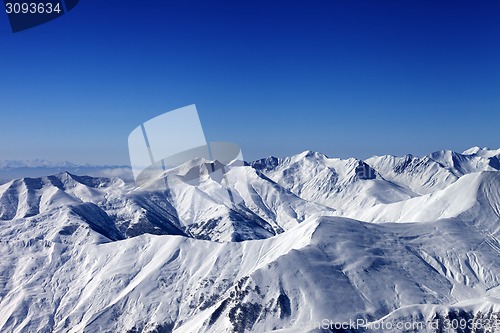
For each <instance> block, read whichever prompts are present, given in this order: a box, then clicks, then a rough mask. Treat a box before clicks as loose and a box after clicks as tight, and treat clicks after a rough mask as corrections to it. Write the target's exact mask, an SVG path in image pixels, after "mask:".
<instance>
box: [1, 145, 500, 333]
mask: <svg viewBox="0 0 500 333" xmlns="http://www.w3.org/2000/svg"><path fill="white" fill-rule="evenodd" d="M481 152H483V153H481ZM491 154H493V153H492V152H491V151H490V150H488V152H485V151H484V150H476V152H475V153H473V154H458V153H455V152H452V151H448V150H443V151H440V152H436V153H433V154H429V155H427V156H424V157H416V156H412V155H405V156H402V157H395V156H376V157H372V158H369V159H367V160H366V161H360V160H358V159H355V158H350V159H339V158H328V157H326V156H325V155H322V154H319V153H314V152H310V151H307V152H304V153H301V154H298V155H295V156H292V157H285V158H276V157H269V158H266V159H262V160H259V161H256V162H253V163H250V164H249V165H239V166H232V167H227V166H224V165H223V164H221V163H219V162H217V161H206V160H201V159H197V160H193V161H189V162H187V163H185V164H184V165H181V166H179V167H178V168H176V169H171V170H167V171H165V172H161V173H160V174H159V177H160V178H158V180H159V181H166V182H167V184H165V185H167V186H165V187H164V188H161V189H160V188H158V187H151V188H148V187H147V186H144V187H140V188H137V187H135V186H134V185H132V184H130V183H126V182H124V181H121V180H120V179H117V178H106V177H91V176H79V175H76V174H75V173H73V172H60V173H56V174H53V175H50V176H44V177H32V178H29V177H24V178H20V179H16V180H13V181H10V182H8V183H5V184H3V185H0V253H1V255H2V260H1V261H0V309H2V310H1V311H0V331H1V332H53V333H67V332H71V333H85V332H101V331H105V332H127V333H132V332H144V333H153V332H158V333H159V332H168V333H183V332H189V333H207V332H208V333H212V332H238V333H239V332H241V333H243V332H272V331H282V332H290V333H292V332H297V333H298V332H301V333H302V332H304V333H306V332H307V333H312V332H318V331H319V330H318V327H317V326H316V323H321V322H323V320H324V319H325V318H326V319H328V320H331V321H332V322H334V323H337V322H339V323H341V322H349V320H352V321H354V322H356V321H357V320H363V321H364V322H366V323H367V324H366V325H365V326H368V327H375V326H376V325H377V324H380V323H381V322H383V321H388V320H390V321H391V323H393V324H395V323H407V322H409V321H410V322H412V323H413V322H421V321H423V322H424V323H427V324H430V323H435V322H436V321H437V323H438V324H440V323H441V324H442V323H443V322H444V321H449V320H458V322H462V321H463V320H465V321H467V320H470V321H474V322H475V323H477V322H478V321H479V322H481V321H484V322H493V321H495V320H498V319H499V318H500V267H499V265H498V258H499V254H500V240H499V236H498V233H499V228H498V226H499V224H500V171H499V170H500V166H499V167H498V168H496V167H495V165H496V164H495V163H496V162H495V161H498V156H497V155H492V156H490V155H491ZM219 169H220V170H222V169H224V171H225V175H224V179H223V180H222V179H221V178H217V177H216V175H215V174H216V173H217V172H215V171H217V170H219ZM410 222H411V223H410ZM438 326H439V325H438ZM439 327H442V325H440V326H439ZM439 327H438V328H439ZM328 331H332V330H328ZM333 331H342V330H333ZM344 331H345V330H344ZM347 331H351V332H370V333H380V332H384V333H386V332H401V331H402V330H384V329H381V330H376V329H375V330H372V329H368V328H367V329H366V330H365V327H364V326H363V327H361V328H359V327H358V329H356V330H354V329H353V330H347ZM411 331H412V332H418V333H436V332H440V331H439V329H438V330H426V329H423V330H413V329H412V330H411ZM464 331H465V332H467V331H466V330H464ZM484 331H485V332H487V331H488V330H484ZM450 332H451V331H450ZM471 332H472V331H471ZM489 332H495V330H494V329H490V330H489ZM454 333H456V332H454Z"/></svg>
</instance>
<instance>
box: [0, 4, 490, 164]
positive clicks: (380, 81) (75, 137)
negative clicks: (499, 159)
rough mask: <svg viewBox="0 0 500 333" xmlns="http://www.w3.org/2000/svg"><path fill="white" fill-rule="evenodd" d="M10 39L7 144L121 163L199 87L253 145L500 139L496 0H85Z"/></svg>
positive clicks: (1, 88) (221, 133) (220, 118)
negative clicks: (143, 130) (132, 143)
mask: <svg viewBox="0 0 500 333" xmlns="http://www.w3.org/2000/svg"><path fill="white" fill-rule="evenodd" d="M0 48H1V55H0V60H1V61H0V123H1V124H2V128H1V131H0V159H33V158H45V159H48V160H54V161H61V160H69V161H73V162H77V163H87V162H88V163H97V164H107V163H113V164H114V163H116V164H125V163H128V151H127V137H128V134H129V133H130V131H131V130H132V129H133V128H134V127H136V126H137V125H139V124H140V123H142V122H144V121H145V120H148V119H150V118H152V117H154V116H156V115H159V114H161V113H164V112H166V111H168V110H171V109H174V108H177V107H181V106H185V105H189V104H193V103H194V104H196V105H197V107H198V111H199V113H200V117H201V118H202V123H203V126H204V129H205V134H206V136H207V139H208V140H210V141H232V142H236V143H239V144H240V145H241V146H242V148H243V153H244V155H245V157H246V159H248V160H252V159H256V158H260V157H264V156H268V155H275V156H283V155H290V154H293V153H298V152H300V151H303V150H305V149H311V150H316V151H320V152H323V153H325V154H327V155H329V156H337V157H349V156H354V157H359V158H366V157H369V156H371V155H374V154H385V153H390V154H396V155H400V154H404V153H413V154H416V155H419V154H425V153H428V152H431V151H434V150H439V149H443V148H449V149H454V150H458V151H461V150H463V149H466V148H468V147H470V146H473V145H479V146H491V147H496V148H498V147H500V134H499V125H500V1H498V0H493V1H488V0H485V1H423V0H418V1H411V0H408V1H401V0H398V1H385V0H380V1H373V0H370V1H356V0H349V1H346V0H324V1H315V0H312V1H311V0H308V1H305V0H303V1H294V0H288V1H281V0H267V1H260V0H238V1H234V0H230V1H229V0H228V1H209V0H205V1H190V0H183V1H168V0H154V1H153V0H151V1H128V0H120V1H118V0H109V1H102V0H99V1H98V0H81V1H80V4H79V5H78V6H77V7H75V9H73V11H71V12H69V13H68V14H66V15H64V16H63V17H61V18H59V19H56V20H54V21H52V22H50V23H47V24H44V25H42V26H39V27H37V28H34V29H31V30H27V31H24V32H20V33H16V34H13V33H11V32H10V31H9V30H8V26H7V17H6V15H4V14H0Z"/></svg>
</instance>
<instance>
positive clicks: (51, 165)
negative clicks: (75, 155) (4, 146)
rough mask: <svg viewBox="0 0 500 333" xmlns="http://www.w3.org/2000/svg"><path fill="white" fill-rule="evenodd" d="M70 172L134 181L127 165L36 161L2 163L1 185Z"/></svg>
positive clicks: (8, 161) (0, 168)
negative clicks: (19, 179)
mask: <svg viewBox="0 0 500 333" xmlns="http://www.w3.org/2000/svg"><path fill="white" fill-rule="evenodd" d="M64 171H66V172H70V173H74V174H80V175H90V176H96V177H100V176H103V177H120V178H122V179H125V180H127V181H128V180H132V172H131V170H130V167H129V166H127V165H92V164H84V165H78V164H75V163H71V162H67V161H66V162H51V161H47V160H42V159H36V160H23V161H19V160H4V161H0V184H2V183H6V182H7V181H9V180H12V179H17V178H23V177H42V176H48V175H52V174H55V173H58V172H64Z"/></svg>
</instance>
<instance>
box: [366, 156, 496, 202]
mask: <svg viewBox="0 0 500 333" xmlns="http://www.w3.org/2000/svg"><path fill="white" fill-rule="evenodd" d="M365 162H366V163H367V164H368V165H370V166H371V167H373V168H374V169H375V170H377V172H378V173H379V174H380V175H382V177H384V178H385V179H386V180H389V181H391V182H394V183H396V184H398V185H401V186H403V187H406V188H409V189H411V190H412V191H414V192H416V193H419V194H427V193H431V192H434V191H436V190H442V189H444V188H445V187H447V186H448V185H450V184H452V183H454V182H455V181H457V179H458V178H460V177H461V176H463V175H465V174H468V173H472V172H479V171H498V170H500V150H488V149H487V148H483V149H481V148H478V147H474V148H471V149H468V150H466V151H465V152H464V153H462V154H459V153H456V152H453V151H450V150H442V151H439V152H434V153H432V154H429V155H427V156H424V157H422V158H420V157H416V156H412V155H406V156H403V157H395V156H390V155H384V156H374V157H371V158H369V159H367V160H366V161H365Z"/></svg>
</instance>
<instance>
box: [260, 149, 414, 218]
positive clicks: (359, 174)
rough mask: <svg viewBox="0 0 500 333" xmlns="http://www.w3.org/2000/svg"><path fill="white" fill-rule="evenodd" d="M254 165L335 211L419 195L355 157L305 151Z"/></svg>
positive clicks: (279, 181)
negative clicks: (330, 155)
mask: <svg viewBox="0 0 500 333" xmlns="http://www.w3.org/2000/svg"><path fill="white" fill-rule="evenodd" d="M252 166H253V167H254V168H255V169H256V170H258V172H260V173H262V174H264V175H266V176H267V177H269V178H270V179H272V180H273V181H275V182H276V183H278V184H280V185H281V186H283V187H284V188H287V189H289V190H290V191H291V192H293V193H294V194H296V195H297V196H299V197H301V198H303V199H305V200H308V201H312V202H316V203H318V204H321V205H325V206H328V207H332V208H334V209H346V208H348V207H360V208H361V207H371V206H373V205H376V204H379V203H391V202H397V201H401V200H406V199H409V198H412V197H414V196H416V194H415V193H413V192H412V191H410V190H409V189H405V188H403V187H401V186H399V185H396V184H394V183H391V182H388V181H386V180H385V179H384V178H382V177H381V176H380V175H379V174H378V172H377V171H376V170H374V169H372V168H371V167H370V166H369V165H367V164H366V163H365V162H363V161H360V160H356V159H354V158H350V159H347V160H342V159H338V158H328V157H326V156H325V155H323V154H319V153H314V152H311V151H306V152H303V153H302V154H298V155H295V156H292V157H287V158H276V157H269V158H266V159H262V160H258V161H256V162H253V163H252Z"/></svg>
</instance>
